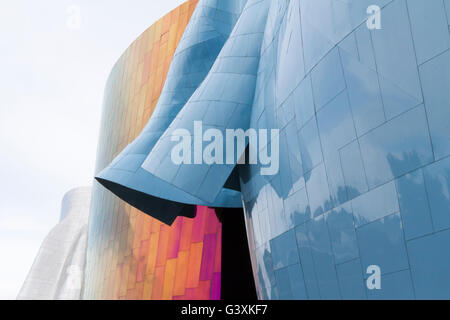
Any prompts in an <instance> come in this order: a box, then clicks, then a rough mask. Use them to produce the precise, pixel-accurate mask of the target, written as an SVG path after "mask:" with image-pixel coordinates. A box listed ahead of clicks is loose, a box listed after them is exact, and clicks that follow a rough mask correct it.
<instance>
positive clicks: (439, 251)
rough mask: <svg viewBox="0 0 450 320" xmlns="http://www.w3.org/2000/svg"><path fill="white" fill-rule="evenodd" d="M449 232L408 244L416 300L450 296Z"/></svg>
mask: <svg viewBox="0 0 450 320" xmlns="http://www.w3.org/2000/svg"><path fill="white" fill-rule="evenodd" d="M449 243H450V230H445V231H442V232H438V233H435V234H432V235H429V236H426V237H422V238H419V239H415V240H412V241H409V242H408V253H409V260H410V264H411V273H412V278H413V281H414V287H415V290H416V297H417V299H446V300H447V299H448V297H449V296H450V273H449V272H448V270H450V250H448V244H449Z"/></svg>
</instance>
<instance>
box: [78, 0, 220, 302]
mask: <svg viewBox="0 0 450 320" xmlns="http://www.w3.org/2000/svg"><path fill="white" fill-rule="evenodd" d="M196 5H197V1H195V0H193V1H188V2H186V3H184V4H183V5H181V6H180V7H178V8H176V9H174V10H173V11H171V12H170V13H168V14H167V15H166V16H164V17H163V18H161V19H160V20H158V21H157V22H155V23H154V24H153V25H152V26H151V27H150V28H149V29H147V30H146V31H145V32H144V33H143V34H142V35H141V36H140V37H139V38H138V39H137V40H136V41H135V42H133V44H132V45H131V46H130V47H129V48H128V49H127V51H126V52H125V53H124V54H123V55H122V56H121V58H120V59H119V61H118V62H117V63H116V65H115V67H114V69H113V71H112V72H111V75H110V77H109V80H108V83H107V86H106V90H105V98H104V106H103V117H102V125H101V133H100V140H99V145H98V153H97V165H96V167H97V169H96V171H97V172H99V171H101V170H102V169H104V168H105V167H106V166H107V165H108V164H109V163H110V162H111V161H112V160H113V159H114V157H115V156H116V155H117V154H118V153H119V152H121V151H122V150H123V149H124V148H125V147H126V146H127V145H128V144H129V143H130V142H132V141H133V140H134V139H135V138H136V137H137V136H138V135H139V133H140V132H141V131H142V129H143V128H144V126H145V124H146V123H147V121H148V119H149V118H150V116H151V115H152V113H153V111H154V109H155V106H156V104H157V102H158V99H159V96H160V94H161V90H162V87H163V84H164V82H165V79H166V75H167V73H168V69H169V66H170V63H171V61H172V59H173V55H174V53H175V50H176V48H177V45H178V43H179V42H180V39H181V38H182V36H183V33H184V30H185V28H186V25H187V24H188V22H189V21H190V18H191V15H192V13H193V11H194V8H195V7H196ZM193 209H194V214H196V218H195V219H187V218H183V217H180V218H178V219H176V220H175V221H174V223H173V225H172V226H171V227H169V226H168V225H165V224H164V223H161V222H159V221H158V220H156V219H153V218H151V217H150V216H148V215H146V214H144V213H142V212H140V211H139V210H137V209H135V208H133V207H132V206H130V205H129V204H127V203H125V202H124V201H122V200H120V199H119V198H117V197H115V196H114V195H113V194H112V193H111V192H109V191H108V190H106V189H104V188H103V187H102V186H100V184H99V183H98V182H94V188H93V197H92V205H91V215H90V223H89V245H88V251H87V268H86V286H85V290H84V298H85V299H219V298H220V279H221V276H220V275H221V239H222V238H221V224H220V223H219V221H218V219H217V217H216V215H215V214H214V211H213V210H211V209H208V208H206V207H193ZM167 213H168V214H170V213H171V212H170V211H167Z"/></svg>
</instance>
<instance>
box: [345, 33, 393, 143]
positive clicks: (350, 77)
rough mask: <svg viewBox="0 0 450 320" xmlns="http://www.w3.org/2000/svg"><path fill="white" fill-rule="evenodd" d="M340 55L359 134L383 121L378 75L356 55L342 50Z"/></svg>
mask: <svg viewBox="0 0 450 320" xmlns="http://www.w3.org/2000/svg"><path fill="white" fill-rule="evenodd" d="M366 32H368V31H366ZM368 40H370V38H368ZM368 45H369V46H371V43H369V44H368ZM341 57H342V64H343V66H344V74H345V81H346V84H347V92H348V96H349V99H350V105H351V109H352V113H353V119H354V123H355V128H356V132H357V133H358V135H359V136H361V135H363V134H364V133H366V132H368V131H369V130H371V129H373V128H375V127H377V126H379V125H380V124H382V123H383V122H384V121H385V115H384V109H383V103H382V100H381V94H380V86H379V82H378V76H377V73H376V71H375V70H374V69H372V68H371V67H369V66H367V65H365V64H364V62H360V61H358V57H355V56H351V55H350V54H348V53H347V52H345V51H343V50H341Z"/></svg>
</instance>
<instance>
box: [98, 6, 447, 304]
mask: <svg viewBox="0 0 450 320" xmlns="http://www.w3.org/2000/svg"><path fill="white" fill-rule="evenodd" d="M372 2H373V1H371V0H348V1H334V0H321V1H317V0H298V1H287V0H273V1H267V0H262V1H257V0H248V1H239V0H229V1H226V2H225V1H213V0H201V1H200V4H199V8H200V7H201V8H204V6H206V7H208V8H211V7H214V8H216V9H217V11H215V14H214V15H212V11H210V10H209V9H205V8H204V9H202V10H199V11H198V12H200V13H199V15H198V16H197V18H201V17H203V18H205V17H206V18H207V19H209V20H211V21H209V22H210V23H212V24H214V25H215V27H214V28H212V29H214V30H210V29H209V24H208V23H204V24H202V23H200V24H199V26H198V30H197V29H195V28H192V29H188V31H187V33H186V34H188V35H190V36H188V37H187V39H186V41H183V42H182V43H181V44H180V46H179V47H178V51H179V52H180V55H179V59H178V58H174V60H173V64H172V67H171V69H170V71H169V75H168V78H167V81H166V83H165V87H164V88H165V89H164V91H163V94H162V95H161V98H160V100H159V102H158V109H157V110H155V113H154V115H153V117H152V118H151V119H150V121H149V123H148V125H147V127H146V129H145V130H144V131H143V132H142V134H141V136H140V138H139V139H138V140H136V141H135V142H134V144H132V145H130V146H129V147H128V149H126V150H125V151H123V152H122V154H121V155H120V156H119V157H118V158H117V159H116V160H115V161H114V162H113V163H112V164H111V165H110V169H111V168H112V171H114V168H116V169H117V168H120V169H121V170H122V171H121V173H120V174H118V175H117V176H114V177H113V178H118V177H119V178H124V177H125V178H126V177H128V178H127V179H125V181H126V183H130V185H133V184H135V185H134V187H136V188H137V187H145V188H142V191H143V192H145V193H148V194H150V195H153V196H155V195H156V196H157V198H158V197H160V198H161V199H160V198H158V201H156V202H158V203H160V202H163V203H166V202H164V201H169V202H171V201H177V204H181V203H183V204H189V205H202V204H203V205H204V204H207V205H209V204H214V205H217V206H232V205H241V196H242V202H243V205H244V208H245V217H246V220H247V232H248V238H249V241H250V244H249V247H250V250H251V255H252V261H253V271H254V277H255V280H256V282H257V283H256V285H257V290H258V296H259V298H261V299H380V298H381V299H405V298H422V297H424V298H433V297H437V298H447V299H449V298H450V277H449V276H448V267H449V263H450V262H449V261H450V258H449V254H448V250H447V248H448V243H449V241H450V239H449V237H448V234H447V233H448V229H449V228H450V213H449V212H450V211H449V208H450V192H449V190H450V162H449V161H450V160H449V159H450V158H449V156H450V127H449V121H448V119H449V118H450V111H449V110H450V108H449V107H448V106H449V105H450V93H449V92H450V91H449V90H448V89H449V88H450V46H449V37H450V35H449V28H448V24H449V19H448V16H447V17H445V15H444V14H443V13H444V12H447V13H448V10H449V7H450V3H448V0H445V2H444V1H442V0H436V1H419V0H383V1H378V2H379V3H378V5H379V6H380V7H381V8H382V10H381V15H382V29H381V30H368V28H367V27H366V24H365V21H364V20H365V19H366V17H367V13H366V10H367V7H368V6H369V5H372V4H373V3H372ZM444 3H445V4H446V5H447V6H444ZM221 6H222V7H221ZM227 8H228V9H227ZM446 10H447V11H446ZM222 11H228V14H227V13H224V12H222ZM219 13H220V14H219ZM216 14H217V16H216ZM219 17H220V19H219ZM424 17H426V19H425V18H424ZM215 19H217V20H218V21H222V22H223V23H219V22H218V21H216V20H215ZM200 20H202V19H200ZM429 20H433V21H429ZM193 21H194V20H193ZM192 25H195V23H192ZM197 37H198V38H197ZM193 39H200V40H201V41H199V42H200V43H199V44H198V46H195V47H196V48H197V49H198V50H196V49H193V48H191V49H192V51H190V50H188V49H187V48H188V47H189V45H188V44H189V43H192V41H194V40H193ZM213 39H214V40H213ZM203 40H204V41H209V42H208V45H206V46H205V47H204V46H203V45H201V43H203V42H202V41H203ZM194 42H195V41H194ZM207 48H210V49H211V51H208V50H206V49H207ZM184 49H186V50H184ZM188 52H189V54H188V56H189V57H186V56H185V55H184V54H187V53H188ZM183 53H184V54H183ZM183 57H184V58H183ZM144 60H145V59H143V61H144ZM203 60H204V64H202V63H201V62H202V61H203ZM145 61H146V60H145ZM151 61H154V60H153V58H152V59H151ZM147 63H148V62H147ZM152 63H153V62H152ZM154 64H156V62H154ZM145 66H146V65H143V67H144V68H143V74H145V75H146V76H148V74H147V68H146V67H145ZM150 66H151V65H150ZM165 67H167V68H168V66H165ZM150 70H155V69H150ZM162 70H166V69H162ZM120 72H122V71H117V70H116V71H113V73H114V74H115V76H117V77H119V76H121V73H120ZM150 74H153V73H150ZM161 74H163V72H162V71H160V73H157V75H161ZM144 78H146V77H144ZM154 78H155V76H154V77H153V78H152V76H150V79H154ZM162 83H163V82H162V78H158V81H156V80H155V81H154V82H152V83H151V85H150V84H148V85H147V86H146V87H145V90H147V91H148V92H152V94H153V95H151V96H152V98H151V99H150V102H151V104H150V105H151V108H147V109H144V110H141V109H139V108H137V109H136V110H133V108H131V109H130V110H132V111H131V112H130V113H126V118H130V119H133V121H138V123H139V126H137V127H132V129H131V130H133V135H134V136H136V135H137V133H139V131H140V130H141V129H142V126H143V123H144V122H146V121H147V120H148V118H149V116H150V114H151V113H152V110H153V107H154V106H155V105H156V102H157V100H158V95H155V94H154V93H155V92H157V93H159V91H158V90H160V88H161V86H162ZM187 83H189V84H190V85H188V86H186V84H187ZM127 85H128V84H127ZM117 86H118V85H117V84H116V83H115V82H114V83H110V84H109V87H108V90H110V91H111V92H113V93H112V96H111V97H109V98H108V100H107V104H109V103H112V102H111V101H121V102H122V100H121V99H125V98H124V97H122V96H120V95H119V94H118V93H117V89H118V88H117ZM126 88H128V87H126ZM110 91H108V92H110ZM147 91H146V92H147ZM131 92H133V93H134V92H141V91H139V90H138V88H134V89H133V90H132V91H131ZM130 95H131V93H130ZM148 96H149V95H145V97H144V96H143V95H138V96H137V97H136V98H134V99H135V100H133V101H134V103H135V106H136V105H139V103H141V102H143V101H145V103H147V99H149V98H148ZM131 99H133V98H131ZM114 103H115V104H117V106H116V108H117V109H118V110H116V113H114V114H121V112H122V110H121V109H120V108H119V105H121V104H119V103H118V102H114ZM194 120H203V121H204V122H206V123H207V124H208V125H209V126H211V127H214V128H217V129H219V130H222V131H223V130H225V129H226V128H236V127H242V128H255V129H279V130H280V131H279V133H280V134H279V138H280V170H279V172H278V174H276V175H275V176H269V177H268V176H261V175H260V165H251V166H249V165H245V166H240V167H239V168H238V170H235V171H233V170H234V168H233V166H220V165H217V166H216V165H213V166H210V167H209V166H201V165H200V166H198V167H196V168H193V167H187V166H181V167H178V166H174V165H173V164H171V163H170V157H168V153H169V151H170V149H171V142H170V139H169V138H170V136H169V134H170V132H171V130H173V129H174V128H179V127H180V126H181V127H187V129H190V128H192V122H193V121H194ZM104 121H105V126H109V125H110V124H109V122H111V123H113V124H111V125H114V126H116V125H117V123H115V122H114V121H115V119H114V117H113V115H110V116H108V117H106V118H105V120H104ZM172 121H173V122H172ZM170 124H171V126H169V125H170ZM118 127H119V128H120V130H117V131H120V133H119V132H115V131H113V130H111V131H108V134H110V135H114V138H115V139H117V140H113V141H114V143H117V144H118V145H114V148H112V149H114V150H113V151H112V152H110V153H108V159H103V160H102V161H103V162H101V167H102V168H104V167H105V166H106V165H108V164H109V162H108V161H111V160H112V158H113V156H114V155H116V154H117V152H118V151H120V150H122V149H123V147H125V146H126V144H127V143H128V142H130V141H131V140H130V139H129V138H130V137H129V136H128V135H127V134H126V133H125V132H128V130H129V128H130V126H129V125H127V126H125V125H123V126H122V127H123V128H122V127H121V126H120V125H119V126H118ZM166 129H167V131H166ZM121 130H123V131H121ZM165 131H166V132H165ZM164 132H165V133H164ZM106 137H108V135H105V138H102V139H103V140H102V141H101V144H100V145H101V146H104V145H107V144H108V143H107V140H106ZM115 141H119V142H115ZM267 147H268V145H262V146H259V148H260V149H261V150H264V149H265V148H267ZM124 157H127V159H126V161H125V160H124V159H125V158H124ZM141 165H143V167H144V168H142V167H141ZM144 171H145V172H144ZM124 172H126V173H124ZM231 172H237V174H238V175H239V180H240V186H241V190H240V192H238V191H236V192H234V193H227V192H228V191H227V190H230V189H227V188H226V187H224V184H225V182H226V181H227V179H228V177H229V175H230V173H231ZM134 173H138V176H141V174H142V176H144V177H146V178H145V179H144V178H142V179H141V180H139V179H137V178H136V175H133V174H134ZM149 176H152V177H153V178H154V179H156V180H150V178H148V179H147V177H149ZM110 178H111V177H110ZM135 178H136V179H135ZM153 178H151V179H153ZM152 181H156V182H158V184H157V185H158V186H161V188H160V189H158V190H155V188H152V187H154V185H152V183H151V182H152ZM156 189H157V188H156ZM105 197H108V195H106V194H105ZM94 199H95V198H94ZM98 201H100V200H98ZM108 204H109V208H108V210H111V211H112V212H113V210H118V208H117V207H114V204H113V202H110V203H108ZM154 205H155V202H153V203H152V206H154ZM127 208H129V207H127ZM181 208H184V205H182V206H181ZM175 209H177V208H175ZM178 209H179V208H178ZM120 210H122V209H120ZM108 212H109V211H108ZM149 213H150V214H151V210H149ZM163 213H164V212H163ZM179 214H180V212H177V211H176V210H174V211H171V212H170V213H167V214H166V215H163V216H158V218H160V219H163V218H164V217H166V218H167V220H170V219H169V218H174V217H176V216H178V215H179ZM155 216H156V214H155ZM137 217H139V216H137ZM137 217H136V219H138V218H137ZM92 219H94V220H93V221H94V222H93V223H92V233H93V235H92V237H93V239H94V240H92V241H94V243H96V242H97V243H98V245H99V248H102V249H105V250H106V251H108V250H109V251H108V252H116V251H115V250H119V252H122V250H125V249H124V248H125V247H127V241H126V240H123V241H124V242H123V243H124V244H121V246H120V247H116V246H118V245H117V244H116V242H114V241H113V242H112V243H113V244H114V247H113V244H109V243H110V242H108V240H106V239H109V238H108V237H109V236H110V234H111V233H109V231H108V230H110V228H117V225H121V223H125V225H126V222H123V221H122V220H121V221H120V222H117V221H115V220H112V219H111V222H109V221H110V220H108V216H107V215H106V214H104V215H99V216H95V215H94V217H93V218H92ZM115 219H116V218H115ZM139 219H142V218H139ZM106 221H108V222H106ZM130 221H131V222H130V225H132V226H133V227H134V225H135V223H137V222H134V221H132V220H130ZM185 221H189V220H188V219H185V218H183V223H188V222H185ZM169 222H170V221H169ZM175 223H177V222H175ZM139 225H140V224H136V226H139ZM125 229H126V230H129V228H128V227H127V228H125ZM131 229H132V228H131ZM162 230H165V229H164V228H162V227H161V230H160V232H162V234H163V236H167V235H166V234H165V233H164V232H163V231H162ZM218 232H219V231H218ZM131 233H133V232H131ZM129 234H130V233H125V234H122V237H123V239H128V238H130V239H129V240H128V243H130V242H132V240H131V236H130V235H129ZM212 237H213V236H208V239H209V240H206V238H205V240H203V242H201V243H202V244H198V243H197V242H195V241H193V243H192V244H191V246H192V248H191V253H192V255H194V256H199V255H200V254H199V252H200V251H201V248H200V246H201V245H206V244H205V242H208V241H212V240H211V239H210V238H212ZM99 239H102V240H103V239H105V240H103V242H102V241H100V240H99ZM120 243H122V242H120ZM119 248H120V249H119ZM127 248H128V247H127ZM128 249H130V248H128ZM128 249H127V250H128ZM136 250H137V249H136ZM123 252H125V251H123ZM127 252H128V251H127ZM109 254H111V255H112V253H109ZM190 256H191V255H190ZM408 258H409V259H408ZM172 263H173V262H172ZM126 265H131V268H132V269H131V270H132V273H133V274H134V269H133V268H135V266H134V265H133V264H132V263H131V264H127V263H125V270H126V271H123V270H122V269H118V270H119V271H117V270H114V271H112V272H116V273H119V274H122V275H123V272H124V273H125V274H126V275H127V276H128V272H129V270H128V269H126V268H127V267H126ZM370 265H378V266H380V268H381V274H382V283H383V284H382V289H381V290H379V291H373V290H369V289H367V287H366V284H365V279H366V278H367V277H368V274H367V273H366V271H367V267H368V266H370ZM166 268H168V269H166V271H164V272H169V273H170V272H173V273H172V274H174V275H175V277H176V275H177V271H173V270H175V269H173V268H174V265H172V264H169V265H168V267H167V266H166ZM167 270H169V271H167ZM121 272H122V273H121ZM162 272H163V271H162V270H161V269H156V271H155V274H156V275H158V274H162ZM207 274H208V276H209V275H211V273H210V272H209V273H207ZM429 274H432V276H431V281H430V283H427V282H426V281H427V280H426V279H427V277H428V275H429ZM118 277H120V276H118ZM155 277H156V278H158V276H155ZM169 278H170V277H169ZM131 279H132V280H128V281H129V282H130V281H131V283H133V278H131ZM159 279H161V277H160V278H159ZM214 279H216V278H214ZM437 279H440V280H439V281H438V280H437ZM191 280H192V279H191ZM191 280H189V281H191ZM97 281H99V280H97ZM192 281H193V282H195V281H194V280H192ZM121 283H124V282H121ZM155 283H156V282H155ZM189 283H190V282H189ZM196 284H198V287H197V289H198V290H200V291H201V292H204V291H202V290H206V289H205V288H206V287H207V286H208V284H207V283H206V282H202V281H200V282H199V283H196ZM121 285H122V286H125V285H123V284H121ZM158 286H161V284H160V283H159V284H158ZM121 290H122V291H120V292H121V295H122V296H124V294H125V293H127V292H126V291H125V289H123V287H121ZM131 290H134V288H131ZM164 292H166V291H164ZM130 294H134V291H130ZM156 297H160V296H156Z"/></svg>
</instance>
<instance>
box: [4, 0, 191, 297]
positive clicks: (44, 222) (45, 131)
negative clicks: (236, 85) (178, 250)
mask: <svg viewBox="0 0 450 320" xmlns="http://www.w3.org/2000/svg"><path fill="white" fill-rule="evenodd" d="M183 2H184V0H164V1H161V0H72V1H68V0H40V1H33V0H14V1H6V0H0V299H15V298H16V296H17V294H18V292H19V290H20V288H21V286H22V283H23V281H24V280H25V277H26V275H27V273H28V271H29V269H30V267H31V265H32V263H33V260H34V257H35V256H36V254H37V252H38V250H39V247H40V244H41V242H42V240H43V239H44V238H45V236H46V235H47V233H48V232H49V231H50V229H51V228H52V227H53V226H54V225H55V224H57V222H58V220H59V213H60V207H61V200H62V198H63V196H64V194H65V193H66V192H67V191H69V190H70V189H72V188H74V187H79V186H87V185H91V184H92V179H93V174H94V165H95V157H96V148H97V139H98V135H99V128H100V116H101V106H102V100H103V91H104V87H105V84H106V80H107V77H108V74H109V72H110V71H111V68H112V67H113V65H114V63H115V62H116V61H117V59H118V58H119V57H120V55H121V54H122V52H123V51H125V49H126V48H127V47H128V46H129V45H130V44H131V42H132V41H133V40H134V39H136V38H137V37H138V36H139V35H140V34H141V33H142V32H143V31H144V30H145V29H147V28H148V27H149V26H150V25H151V24H152V23H153V22H155V21H156V20H157V19H159V18H160V17H161V16H163V15H164V14H165V13H167V12H169V11H170V10H172V9H174V8H176V7H177V6H178V5H180V4H182V3H183Z"/></svg>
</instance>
